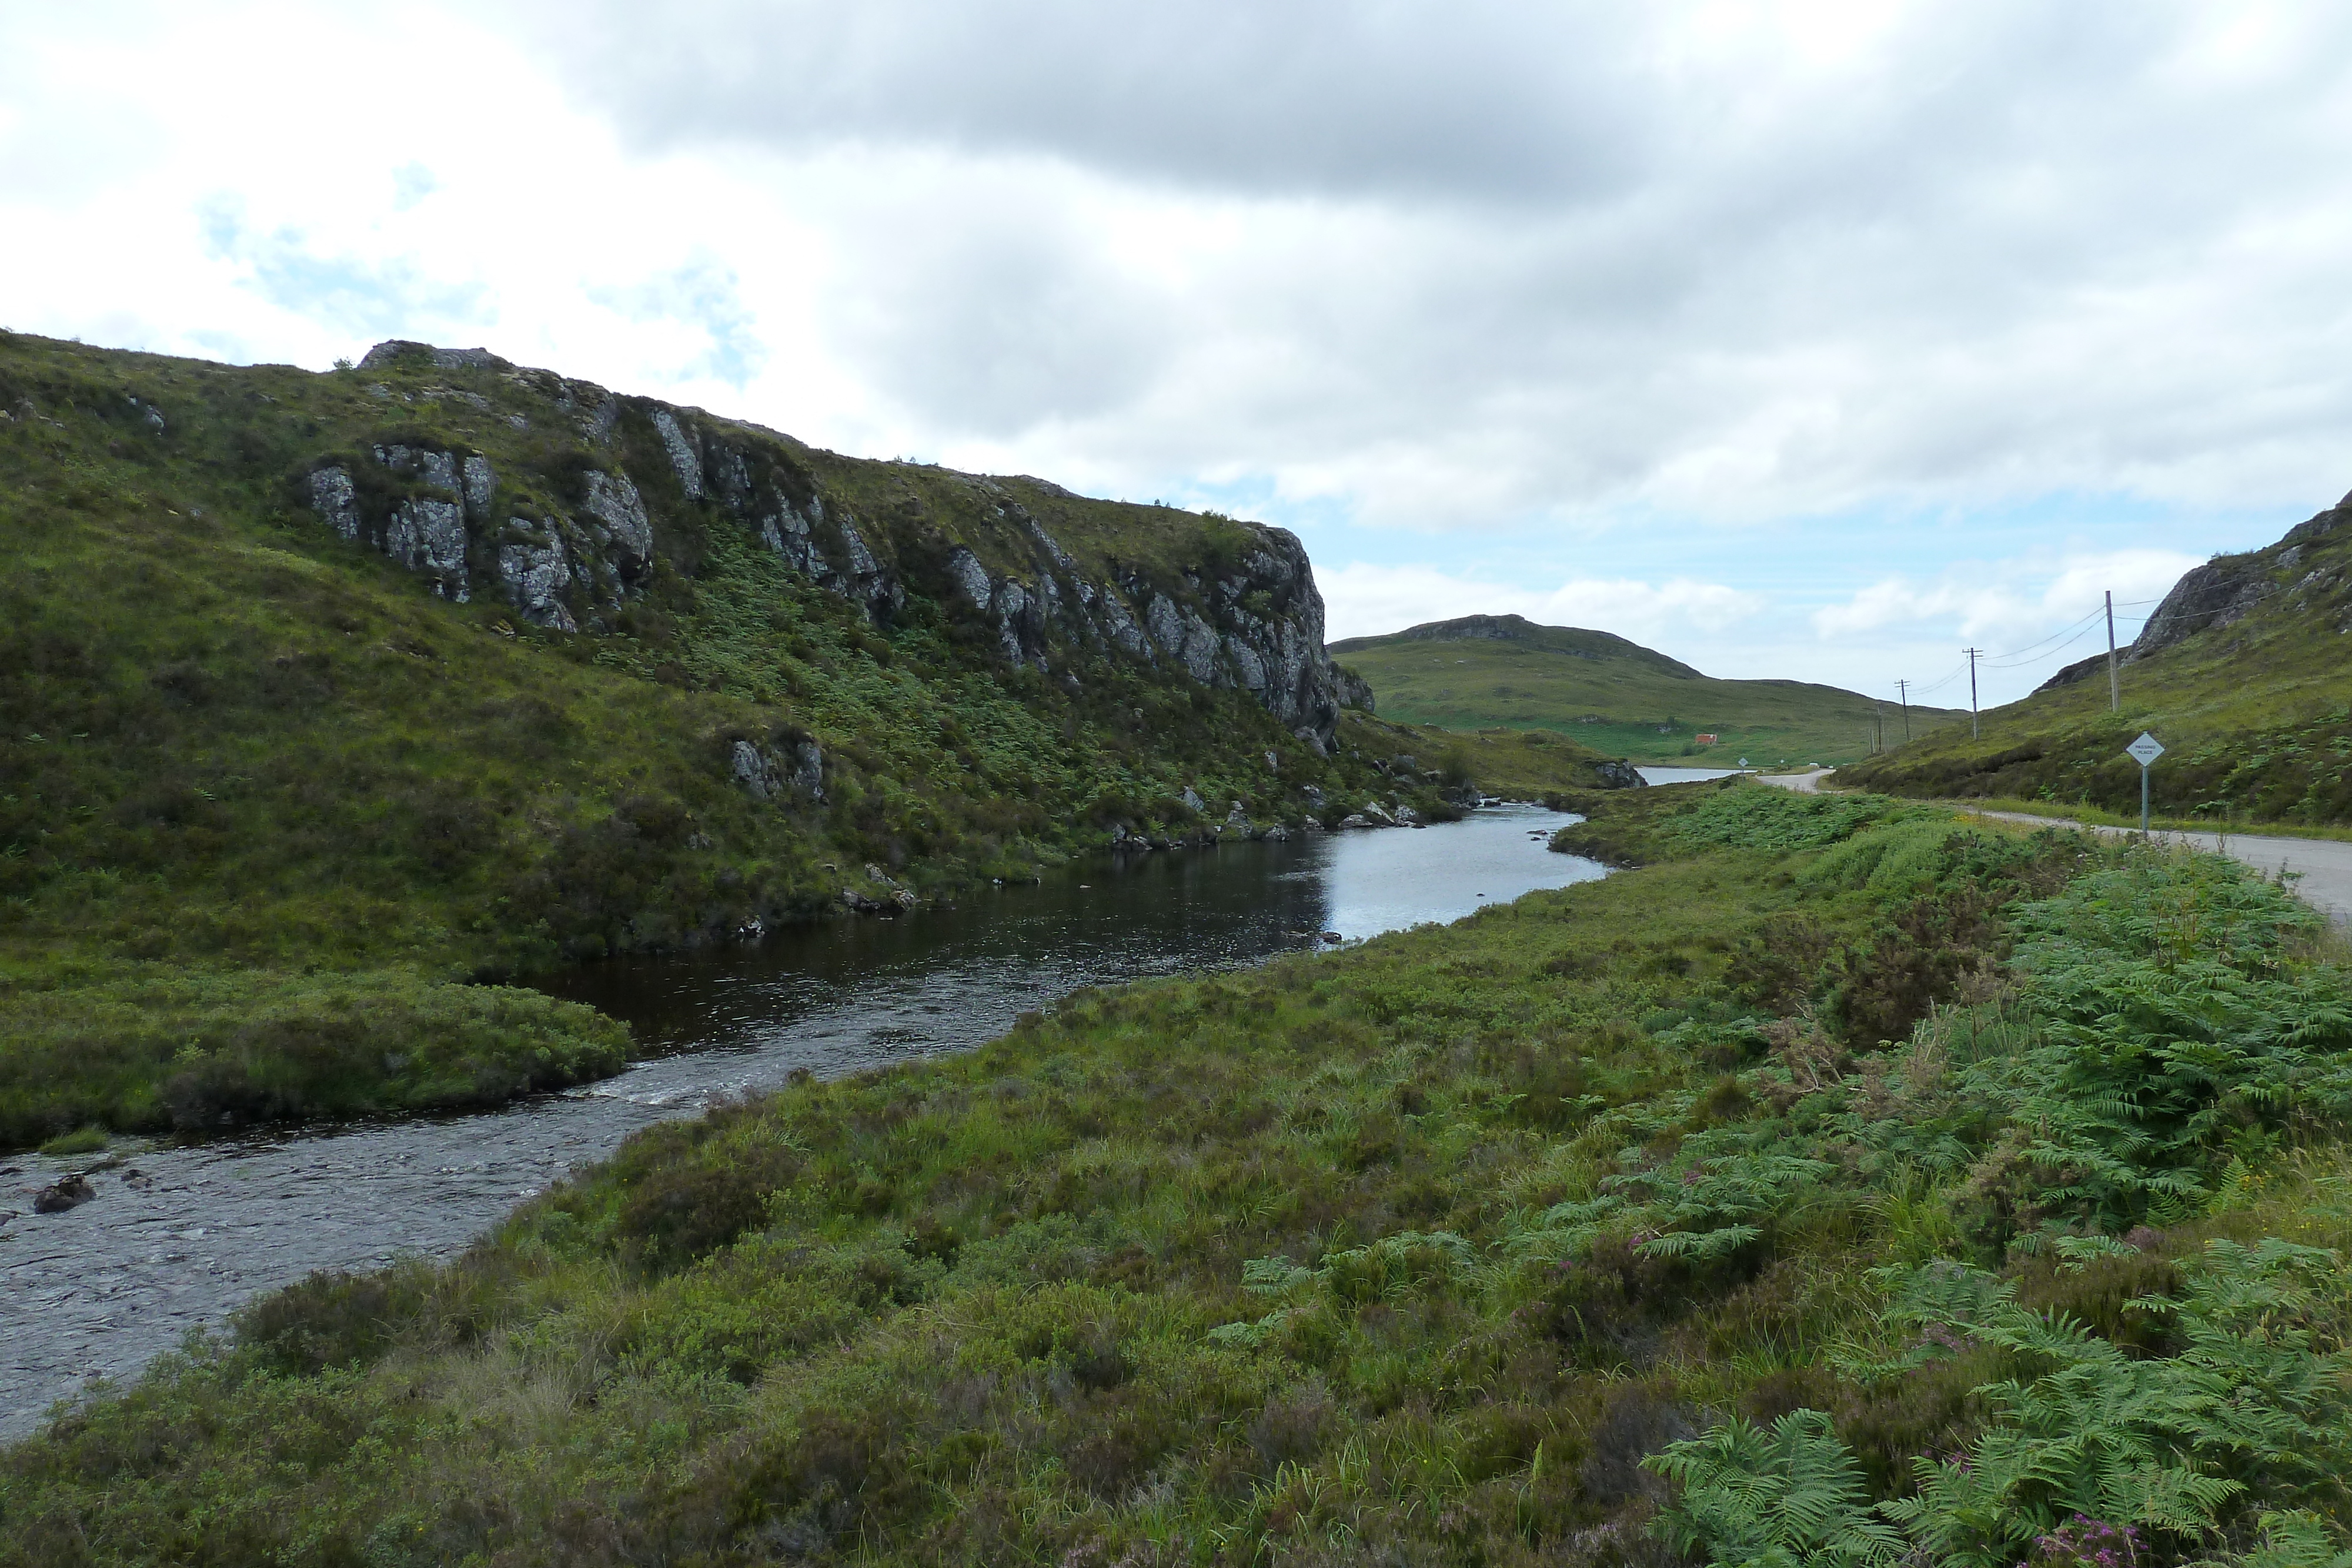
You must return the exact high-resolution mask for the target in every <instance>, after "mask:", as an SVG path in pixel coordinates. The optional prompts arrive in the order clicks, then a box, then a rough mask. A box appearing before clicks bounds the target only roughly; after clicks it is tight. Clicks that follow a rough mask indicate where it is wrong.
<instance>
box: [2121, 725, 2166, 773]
mask: <svg viewBox="0 0 2352 1568" xmlns="http://www.w3.org/2000/svg"><path fill="white" fill-rule="evenodd" d="M2124 754H2125V755H2126V756H2127V757H2129V758H2131V759H2132V760H2133V761H2135V762H2137V763H2138V764H2139V765H2140V766H2141V767H2142V768H2145V767H2147V765H2148V764H2149V763H2151V762H2153V761H2155V760H2156V759H2157V758H2159V757H2161V756H2163V755H2164V743H2163V742H2162V741H2160V740H2158V739H2157V738H2156V737H2154V736H2152V735H2150V734H2148V733H2147V731H2146V730H2142V731H2140V734H2139V738H2138V739H2137V740H2135V741H2133V742H2132V743H2131V744H2130V745H2129V746H2126V747H2124Z"/></svg>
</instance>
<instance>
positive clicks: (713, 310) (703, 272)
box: [588, 256, 768, 389]
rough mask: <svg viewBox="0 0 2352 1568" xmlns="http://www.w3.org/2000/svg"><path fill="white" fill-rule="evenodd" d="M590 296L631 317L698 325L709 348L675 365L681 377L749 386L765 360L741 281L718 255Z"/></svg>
mask: <svg viewBox="0 0 2352 1568" xmlns="http://www.w3.org/2000/svg"><path fill="white" fill-rule="evenodd" d="M588 297H589V298H590V299H592V300H593V301H594V302H595V303H597V304H599V305H602V306H604V308H606V309H608V310H611V311H614V312H615V313H616V314H618V315H620V316H622V317H624V318H625V319H628V320H631V321H638V322H645V321H681V322H684V323H686V324H687V325H688V326H690V327H693V328H696V329H698V330H699V331H700V332H701V333H702V335H703V338H704V340H705V341H706V342H707V343H708V344H709V347H708V348H707V349H706V350H704V351H703V352H702V353H701V354H700V355H698V357H696V358H695V359H693V360H691V361H688V362H687V363H685V364H682V365H680V366H678V367H677V379H678V380H679V381H682V382H684V381H700V380H709V381H716V382H725V383H726V384H727V385H729V386H731V387H736V388H738V389H740V388H743V387H747V386H749V385H750V384H751V379H752V378H753V377H754V376H757V375H758V374H759V373H760V371H761V369H762V368H763V367H764V366H765V365H766V364H767V362H768V350H767V347H766V345H765V344H764V343H762V342H761V339H760V327H759V319H758V317H756V316H755V315H754V314H753V313H752V311H751V308H750V307H749V306H747V305H745V304H744V303H743V295H742V288H741V280H740V277H738V275H737V274H736V271H735V269H734V268H733V267H727V266H725V265H723V264H721V263H720V262H719V260H718V258H717V257H715V256H696V257H695V258H694V259H692V260H690V261H688V263H687V264H686V265H685V266H684V267H678V268H677V270H675V271H672V272H667V273H664V274H662V275H660V276H658V277H649V278H646V280H644V281H643V282H640V283H635V284H631V285H629V286H627V287H620V288H595V289H591V290H589V294H588Z"/></svg>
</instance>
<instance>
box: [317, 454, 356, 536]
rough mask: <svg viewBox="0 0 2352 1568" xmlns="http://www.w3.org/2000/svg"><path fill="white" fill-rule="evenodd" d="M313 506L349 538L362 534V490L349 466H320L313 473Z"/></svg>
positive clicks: (322, 519)
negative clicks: (360, 490)
mask: <svg viewBox="0 0 2352 1568" xmlns="http://www.w3.org/2000/svg"><path fill="white" fill-rule="evenodd" d="M310 509H311V510H312V511H314V512H316V513H318V514H319V517H320V521H322V522H324V523H325V524H326V525H327V526H328V527H329V528H332V529H334V530H335V532H337V533H339V534H341V535H342V536H343V538H347V539H356V538H359V537H360V529H361V528H362V526H363V525H362V521H361V518H360V498H359V491H358V490H357V488H356V487H355V486H353V485H352V476H351V471H350V470H349V469H347V468H317V469H313V470H312V471H311V473H310Z"/></svg>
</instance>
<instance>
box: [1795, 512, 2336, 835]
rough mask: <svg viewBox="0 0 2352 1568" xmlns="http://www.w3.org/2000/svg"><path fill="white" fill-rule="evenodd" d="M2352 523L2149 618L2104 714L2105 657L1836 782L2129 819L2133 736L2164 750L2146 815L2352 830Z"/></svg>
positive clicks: (2184, 593) (2310, 527)
mask: <svg viewBox="0 0 2352 1568" xmlns="http://www.w3.org/2000/svg"><path fill="white" fill-rule="evenodd" d="M2347 524H2352V508H2347V507H2341V506H2339V507H2333V508H2331V509H2330V510H2328V511H2326V512H2322V513H2320V514H2319V515H2318V516H2317V517H2314V518H2312V519H2311V520H2310V521H2309V522H2306V523H2304V524H2301V525H2299V526H2298V527H2297V528H2294V530H2293V531H2292V532H2290V533H2289V534H2288V535H2287V536H2286V537H2285V538H2283V539H2281V540H2280V541H2279V542H2278V543H2276V544H2274V545H2272V546H2270V547H2268V548H2267V549H2261V550H2253V551H2249V552H2247V553H2246V554H2243V555H2238V556H2219V557H2216V558H2215V559H2213V561H2212V562H2211V563H2210V564H2209V565H2207V566H2204V567H2200V568H2199V569H2197V570H2196V571H2193V572H2191V573H2190V574H2189V576H2188V577H2186V578H2184V579H2182V580H2181V583H2180V585H2179V587H2177V588H2175V589H2174V591H2173V592H2172V594H2171V595H2170V596H2169V597H2168V598H2167V599H2166V601H2165V602H2164V603H2163V604H2162V605H2160V606H2159V607H2158V612H2157V613H2156V615H2154V616H2152V617H2151V618H2150V619H2149V622H2148V624H2147V628H2146V630H2144V631H2143V632H2141V634H2140V637H2139V639H2138V641H2137V643H2136V644H2135V645H2134V647H2133V649H2132V650H2131V653H2130V654H2129V655H2128V657H2127V659H2126V662H2125V664H2123V666H2122V670H2121V686H2122V696H2123V706H2122V708H2121V710H2120V711H2111V710H2110V708H2109V706H2108V701H2109V696H2108V689H2107V678H2106V669H2105V658H2104V655H2103V656H2101V657H2100V658H2098V659H2095V660H2089V661H2085V662H2084V664H2079V665H2075V666H2073V667H2071V668H2070V669H2069V670H2068V671H2066V672H2064V673H2063V674H2062V675H2061V676H2060V677H2059V678H2058V679H2057V680H2056V681H2054V682H2053V683H2052V684H2050V685H2045V686H2044V687H2043V688H2042V690H2040V691H2037V692H2035V693H2033V694H2032V695H2031V696H2028V697H2026V698H2025V699H2023V700H2022V701H2021V702H2015V703H2011V704H2009V705H2008V706H2004V707H1998V708H1993V709H1990V710H1989V711H1988V712H1987V713H1986V714H1985V715H1984V719H1983V735H1982V737H1981V738H1980V739H1976V740H1971V739H1970V738H1969V732H1968V729H1967V728H1966V727H1965V726H1963V727H1959V728H1957V729H1945V730H1941V731H1939V732H1937V734H1935V735H1933V736H1930V737H1927V738H1926V739H1924V740H1921V741H1919V742H1917V743H1916V744H1914V745H1912V746H1909V747H1903V748H1901V749H1899V750H1896V751H1895V752H1892V753H1890V754H1888V755H1886V756H1884V757H1879V758H1872V759H1869V760H1867V761H1865V762H1861V763H1857V764H1855V765H1853V766H1852V767H1849V768H1842V769H1841V770H1840V773H1839V778H1840V780H1841V781H1842V782H1852V783H1855V784H1858V785H1861V786H1863V787H1864V788H1869V789H1889V790H1895V791H1899V792H1902V793H1906V794H1923V795H1936V796H1969V797H1986V796H1993V797H1998V796H2011V797H2015V798H2019V799H2025V800H2042V801H2051V802H2057V803H2062V804H2074V803H2077V802H2079V803H2084V804H2088V805H2092V806H2097V807H2101V808H2105V810H2111V811H2117V812H2128V813H2131V814H2133V815H2134V816H2135V818H2136V817H2137V811H2138V810H2139V765H2138V764H2137V763H2136V762H2134V761H2133V760H2132V759H2131V758H2128V757H2126V756H2125V755H2124V747H2126V746H2128V745H2130V744H2131V742H2132V741H2133V739H2134V738H2136V737H2137V736H2138V735H2139V733H2140V732H2141V731H2142V730H2147V731H2149V732H2151V733H2153V734H2154V735H2155V736H2156V737H2157V738H2158V740H2160V741H2162V742H2163V743H2164V745H2165V747H2167V750H2166V754H2165V755H2164V757H2162V758H2160V759H2158V763H2157V765H2156V767H2155V768H2153V769H2152V770H2151V771H2150V774H2149V779H2148V782H2149V793H2150V797H2151V800H2152V801H2153V804H2154V807H2155V810H2157V811H2158V812H2159V813H2162V814H2165V815H2168V816H2172V817H2179V818H2205V819H2209V820H2213V821H2240V822H2274V823H2285V824H2296V823H2336V824H2341V823H2346V822H2352V648H2347V641H2346V639H2347V628H2352V527H2347Z"/></svg>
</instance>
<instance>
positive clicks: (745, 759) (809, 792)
mask: <svg viewBox="0 0 2352 1568" xmlns="http://www.w3.org/2000/svg"><path fill="white" fill-rule="evenodd" d="M728 761H729V768H730V771H731V772H732V773H733V775H734V778H735V782H736V783H738V784H740V785H741V786H742V787H743V789H744V790H745V791H746V792H747V793H748V794H750V795H751V798H752V799H753V800H777V799H780V798H782V797H783V796H786V795H799V796H801V797H803V799H806V800H815V801H820V802H822V801H823V800H824V751H823V750H822V749H820V748H819V747H818V746H817V744H816V742H815V741H814V740H803V741H800V742H798V743H797V744H795V745H794V746H793V747H792V750H791V752H790V754H789V756H788V757H779V756H777V755H776V754H775V753H773V752H772V751H770V750H768V749H767V748H766V747H761V746H754V745H753V744H752V743H751V742H750V741H748V740H739V741H736V742H735V743H734V745H733V746H732V747H730V749H729V757H728Z"/></svg>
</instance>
